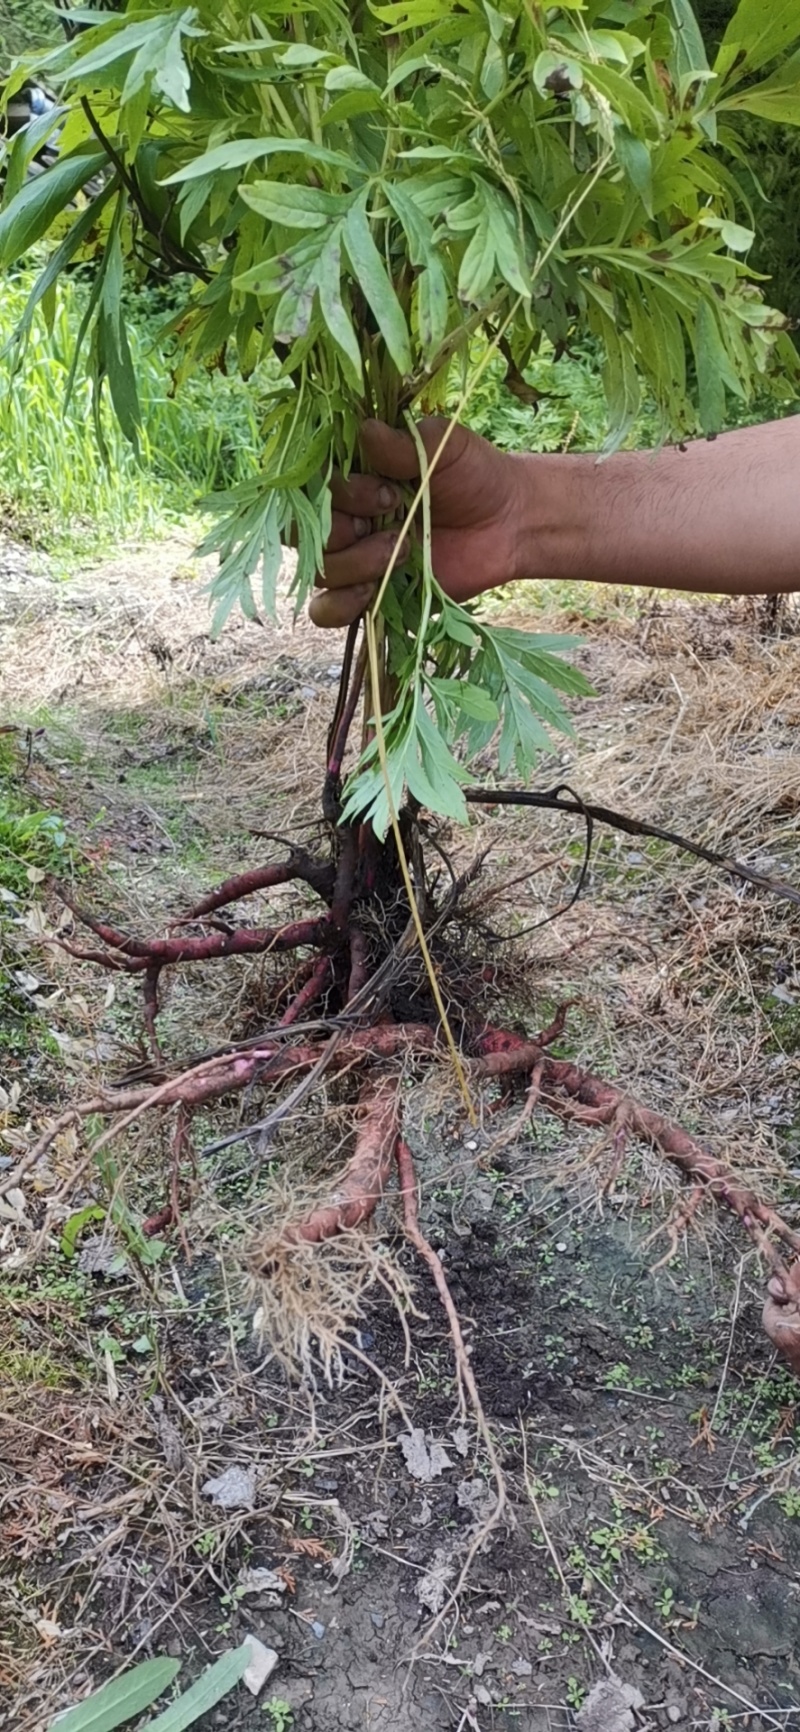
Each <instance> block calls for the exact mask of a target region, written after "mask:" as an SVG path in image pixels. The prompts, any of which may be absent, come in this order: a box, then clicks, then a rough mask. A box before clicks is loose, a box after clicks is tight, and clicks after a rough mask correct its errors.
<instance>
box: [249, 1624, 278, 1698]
mask: <svg viewBox="0 0 800 1732" xmlns="http://www.w3.org/2000/svg"><path fill="white" fill-rule="evenodd" d="M245 1641H246V1643H247V1646H248V1648H249V1649H250V1664H249V1665H248V1667H247V1669H246V1671H245V1673H244V1676H243V1678H242V1683H243V1684H244V1686H245V1689H246V1690H249V1691H250V1694H251V1696H260V1694H261V1691H262V1690H263V1688H264V1685H265V1684H266V1682H267V1679H268V1678H271V1677H272V1674H273V1672H274V1670H275V1667H276V1666H277V1664H278V1658H279V1656H278V1655H277V1654H276V1652H275V1649H274V1648H267V1647H265V1646H264V1643H263V1642H260V1641H259V1639H258V1637H257V1636H245Z"/></svg>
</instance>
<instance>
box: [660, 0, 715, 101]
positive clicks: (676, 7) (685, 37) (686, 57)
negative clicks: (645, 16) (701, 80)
mask: <svg viewBox="0 0 800 1732" xmlns="http://www.w3.org/2000/svg"><path fill="white" fill-rule="evenodd" d="M669 10H670V12H671V14H672V23H673V27H674V31H675V61H674V70H675V73H676V74H677V77H676V82H677V83H680V81H681V79H684V78H688V77H690V76H691V74H692V73H696V72H708V70H709V66H708V56H707V54H706V45H705V42H704V41H703V33H702V30H701V29H700V25H699V24H698V22H697V18H696V15H695V11H694V7H693V6H692V4H691V0H669Z"/></svg>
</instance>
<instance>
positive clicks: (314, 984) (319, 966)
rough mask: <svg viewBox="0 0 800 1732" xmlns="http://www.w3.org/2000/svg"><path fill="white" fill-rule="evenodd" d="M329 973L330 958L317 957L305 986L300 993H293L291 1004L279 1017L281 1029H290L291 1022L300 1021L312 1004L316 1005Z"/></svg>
mask: <svg viewBox="0 0 800 1732" xmlns="http://www.w3.org/2000/svg"><path fill="white" fill-rule="evenodd" d="M330 972H331V959H330V957H329V956H318V957H317V960H316V962H315V963H314V965H313V967H312V968H311V970H310V972H309V976H308V979H307V981H306V982H305V985H304V986H301V988H300V991H299V992H297V993H295V996H294V998H293V999H292V1001H291V1004H290V1005H289V1006H288V1008H287V1009H286V1010H285V1011H284V1013H283V1016H282V1017H281V1028H290V1027H291V1025H292V1023H293V1022H300V1021H301V1019H302V1017H303V1016H304V1015H305V1012H306V1011H307V1010H309V1009H310V1007H311V1005H312V1004H315V1003H316V1001H317V999H318V998H319V996H320V993H321V992H323V991H324V989H325V986H326V984H327V981H328V977H329V975H330Z"/></svg>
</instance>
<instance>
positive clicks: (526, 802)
mask: <svg viewBox="0 0 800 1732" xmlns="http://www.w3.org/2000/svg"><path fill="white" fill-rule="evenodd" d="M464 798H465V800H467V801H468V802H469V803H470V805H473V806H534V807H535V808H536V809H537V811H542V812H567V813H569V815H570V816H571V817H576V818H583V819H584V821H585V822H586V823H587V825H588V823H590V822H591V823H594V824H607V825H608V826H609V828H610V829H612V830H622V831H623V833H624V834H625V835H626V836H652V837H653V838H654V840H655V841H657V842H669V843H670V844H671V845H672V847H673V848H681V849H682V850H683V851H684V853H686V854H694V855H695V856H696V857H697V859H698V860H707V861H708V863H709V865H710V866H719V867H721V868H722V870H723V871H724V872H730V873H731V875H732V877H734V878H741V879H743V880H744V882H745V883H746V884H754V885H755V887H756V889H757V890H768V891H769V892H770V893H771V894H772V895H773V896H784V897H786V899H787V901H789V902H795V903H798V904H800V890H796V889H795V887H794V885H792V884H785V883H784V882H783V879H781V878H769V877H767V876H766V875H765V874H764V873H763V872H754V871H753V870H752V868H751V867H750V866H745V865H744V864H743V863H742V861H741V860H734V859H732V858H731V856H730V855H728V854H720V853H718V852H717V850H716V849H714V848H705V847H704V846H703V844H702V843H701V842H692V841H690V840H689V838H688V837H687V836H681V835H679V834H678V832H677V831H676V830H664V829H662V827H661V825H660V824H649V823H646V822H645V820H644V819H643V818H629V817H627V816H626V814H625V813H624V812H615V811H613V809H612V808H611V807H610V806H596V805H595V804H594V802H593V801H590V800H582V799H581V797H580V795H579V794H576V793H575V791H574V789H573V788H570V786H569V784H568V783H567V782H559V784H558V786H557V787H555V788H548V789H543V790H542V792H541V793H539V792H537V791H531V790H530V789H526V788H465V789H464Z"/></svg>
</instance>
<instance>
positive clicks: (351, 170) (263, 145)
mask: <svg viewBox="0 0 800 1732" xmlns="http://www.w3.org/2000/svg"><path fill="white" fill-rule="evenodd" d="M263 156H299V157H302V160H303V161H304V162H316V163H320V164H322V165H323V166H324V167H325V168H339V169H341V170H342V172H343V173H344V174H346V175H348V176H349V177H350V178H352V177H353V176H355V178H356V179H357V180H362V179H363V178H364V175H363V171H362V170H361V169H360V168H359V165H358V163H357V162H355V161H354V160H353V158H352V157H347V156H341V155H340V153H339V152H338V151H336V150H328V148H327V145H324V144H314V143H312V141H311V139H310V138H280V137H277V138H276V137H270V138H237V139H231V140H230V142H229V143H228V144H218V145H215V146H214V148H213V150H206V151H204V152H203V154H202V155H201V156H195V157H193V158H192V161H191V162H187V163H185V164H184V167H183V168H178V169H176V170H175V173H174V174H169V175H167V178H166V180H163V181H162V182H161V185H162V186H177V185H179V184H180V183H182V182H183V181H186V180H196V179H197V177H198V175H201V174H207V175H216V174H224V173H226V172H227V170H228V169H234V168H246V166H247V164H248V163H251V162H258V160H259V158H260V157H263Z"/></svg>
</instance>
